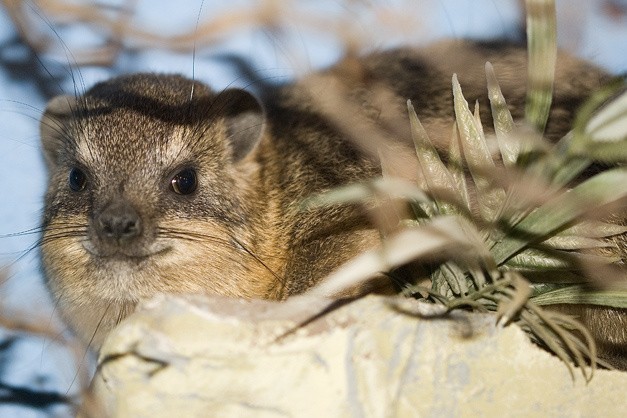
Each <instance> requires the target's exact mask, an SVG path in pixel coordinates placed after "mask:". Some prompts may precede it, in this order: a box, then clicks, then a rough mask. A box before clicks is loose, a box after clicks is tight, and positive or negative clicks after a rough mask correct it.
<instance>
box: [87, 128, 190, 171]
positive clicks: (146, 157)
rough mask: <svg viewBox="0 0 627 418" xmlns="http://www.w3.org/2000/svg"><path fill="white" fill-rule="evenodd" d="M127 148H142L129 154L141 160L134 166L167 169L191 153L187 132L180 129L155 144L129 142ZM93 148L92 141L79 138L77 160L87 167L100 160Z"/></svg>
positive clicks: (174, 130)
mask: <svg viewBox="0 0 627 418" xmlns="http://www.w3.org/2000/svg"><path fill="white" fill-rule="evenodd" d="M128 146H135V147H138V148H144V149H143V150H141V149H140V150H138V151H139V152H133V153H131V155H136V156H139V158H140V159H141V160H143V161H141V160H140V161H135V163H136V166H141V165H142V164H157V165H160V166H161V167H168V166H172V165H175V164H177V163H180V162H181V161H184V160H185V159H187V158H188V156H189V154H190V153H191V150H190V149H189V132H187V130H186V129H184V128H181V127H176V128H175V129H172V130H171V131H170V133H169V134H168V137H167V139H165V140H163V139H161V140H159V141H157V142H152V143H151V142H144V143H142V144H140V143H134V144H133V143H131V142H129V143H128ZM93 147H94V143H93V141H90V140H88V139H86V138H84V137H81V138H80V139H79V140H78V141H77V145H76V152H77V158H78V159H79V160H82V161H84V162H85V163H87V164H88V165H89V163H91V162H97V161H98V160H100V159H101V158H102V156H103V155H102V154H101V153H100V152H96V150H94V149H93ZM120 157H121V156H120ZM105 159H106V157H105ZM119 161H120V160H118V162H119Z"/></svg>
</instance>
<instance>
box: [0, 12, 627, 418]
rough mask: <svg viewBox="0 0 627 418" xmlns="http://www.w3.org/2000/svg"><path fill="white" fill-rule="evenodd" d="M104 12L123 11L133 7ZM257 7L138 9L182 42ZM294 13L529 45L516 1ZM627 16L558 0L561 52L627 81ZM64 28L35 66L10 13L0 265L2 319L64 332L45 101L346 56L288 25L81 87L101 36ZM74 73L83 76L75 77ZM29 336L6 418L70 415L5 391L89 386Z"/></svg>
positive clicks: (6, 357) (2, 408)
mask: <svg viewBox="0 0 627 418" xmlns="http://www.w3.org/2000/svg"><path fill="white" fill-rule="evenodd" d="M25 3H26V4H27V5H26V7H25V8H26V9H27V10H28V13H29V15H30V16H31V18H32V19H33V21H34V22H38V26H41V27H42V28H43V29H44V30H45V29H46V28H48V29H50V27H49V25H48V23H47V22H46V20H47V18H48V16H46V15H45V13H44V12H45V11H44V10H41V9H37V8H36V7H35V6H33V5H32V3H29V2H25ZM83 3H87V2H83ZM103 3H110V4H112V5H118V6H119V5H123V4H124V3H125V2H123V1H105V2H100V4H103ZM258 3H260V2H252V1H237V0H235V1H230V2H228V5H225V2H220V1H205V2H204V4H203V6H202V11H201V2H200V1H199V0H184V1H182V0H179V1H177V2H172V1H163V0H159V1H155V0H153V1H147V0H144V1H138V2H136V8H135V13H134V18H133V19H134V22H135V23H136V24H137V25H141V26H142V27H144V28H146V29H147V30H151V31H155V32H158V33H159V34H161V35H167V34H172V35H175V34H180V33H182V32H185V31H190V30H193V28H194V26H195V24H196V20H197V19H200V21H205V20H206V19H209V18H214V17H218V16H221V15H223V14H224V13H229V12H231V11H233V10H240V9H242V8H246V7H250V6H251V5H254V4H258ZM275 3H276V2H275ZM285 4H286V5H288V4H289V8H290V9H294V10H296V11H297V12H299V13H303V14H304V15H306V16H308V17H311V18H313V19H319V20H320V21H323V22H324V21H328V22H330V23H329V24H335V25H338V27H351V28H355V30H357V31H361V33H362V35H363V36H364V37H366V38H368V39H370V40H369V41H368V42H367V43H368V44H369V45H370V46H371V47H373V48H385V47H389V46H393V45H395V44H402V43H412V44H419V43H428V42H430V41H432V40H434V39H437V38H440V37H456V38H467V37H473V38H483V39H488V38H510V39H520V37H521V35H522V34H523V33H522V32H521V28H522V23H523V21H524V20H523V18H522V15H521V5H522V4H523V2H520V1H515V0H498V1H497V0H457V1H455V0H424V1H420V2H416V1H409V0H405V1H403V0H381V1H369V2H355V1H352V2H351V1H339V0H337V1H328V0H322V1H299V2H297V1H293V2H285ZM286 7H287V6H286ZM200 11H201V12H200ZM626 11H627V2H626V1H620V0H615V1H610V0H607V1H603V0H598V1H593V0H561V1H558V24H559V42H560V45H561V46H562V47H563V48H566V49H568V50H570V51H572V52H573V53H575V54H578V55H581V56H583V57H585V58H588V59H590V60H592V61H594V62H596V63H597V64H599V65H601V66H604V67H605V68H607V69H609V70H610V71H612V72H615V73H625V72H627V16H626V15H625V13H626ZM199 12H200V16H199ZM399 16H400V17H402V18H403V21H402V22H400V23H399V24H381V22H386V21H390V22H393V21H394V20H393V19H397V20H398V18H399ZM57 29H58V35H54V34H53V39H55V40H56V41H58V40H62V41H63V42H64V43H65V44H66V45H67V47H68V48H69V53H66V52H63V51H62V50H58V51H56V52H54V51H53V52H52V53H49V54H41V55H39V56H37V57H35V56H34V55H33V54H32V53H31V52H30V51H29V50H28V49H27V48H25V47H24V46H23V45H22V44H20V43H19V42H18V38H17V37H18V35H17V31H16V27H15V26H14V24H13V22H12V21H11V20H10V18H9V15H8V13H7V10H6V9H5V8H3V7H0V235H1V237H0V266H6V267H8V269H6V270H5V272H6V275H7V279H6V281H5V283H4V286H3V287H2V288H0V308H1V309H2V312H0V314H2V315H4V316H5V317H9V318H22V319H25V320H31V321H35V322H36V323H37V324H39V325H42V326H47V325H49V326H50V327H59V328H60V327H61V325H59V323H58V319H57V318H56V316H55V314H54V307H53V305H52V303H51V301H50V298H49V297H48V295H47V293H46V291H45V286H44V285H43V280H42V277H41V274H40V272H39V269H38V262H37V250H34V251H29V249H30V248H31V247H33V245H34V244H35V243H36V241H37V239H38V234H37V233H36V232H37V231H36V228H37V226H38V225H39V219H40V217H41V207H42V196H43V193H44V187H45V172H44V167H43V164H42V159H41V157H40V149H39V138H38V118H39V116H40V114H41V112H42V110H43V108H44V107H45V103H46V101H47V100H48V99H49V98H50V97H51V96H52V95H54V94H58V93H61V92H66V93H72V92H74V90H75V88H77V89H78V90H79V91H80V90H82V89H83V88H84V87H88V86H90V85H92V84H93V83H94V82H96V81H98V80H102V79H105V78H107V77H110V76H112V75H114V74H117V73H120V72H135V71H157V72H168V73H172V72H177V73H183V74H185V75H188V76H191V75H192V72H194V74H195V77H196V78H197V79H200V80H202V81H205V82H206V83H208V84H210V85H212V86H213V87H215V88H217V89H220V88H224V87H226V86H227V85H229V84H231V83H235V84H241V83H242V80H238V79H237V78H236V76H234V73H233V71H232V68H230V67H229V65H228V63H226V62H224V61H221V60H220V59H218V58H217V56H218V55H219V54H226V53H229V54H230V53H234V54H237V55H239V56H241V57H243V58H245V59H247V60H250V62H251V63H252V64H253V66H254V68H256V69H257V70H258V71H259V74H260V76H261V77H270V78H271V79H272V80H273V81H276V82H285V81H288V80H289V79H290V78H292V77H295V76H298V74H300V73H304V72H306V71H310V70H311V69H315V68H319V67H323V66H326V65H330V64H331V63H333V62H334V61H335V60H336V59H337V58H338V57H339V56H340V55H341V52H342V45H343V44H342V43H341V42H339V41H338V38H337V36H334V35H333V33H329V32H330V31H325V30H324V26H319V27H317V28H312V27H311V26H301V25H299V23H298V22H287V24H286V25H285V26H284V27H283V28H282V29H284V31H281V32H276V31H270V30H268V29H259V28H257V29H255V28H250V29H239V30H234V31H231V32H228V34H227V35H226V36H225V38H224V39H223V40H221V41H219V42H216V43H215V44H213V45H211V47H206V46H204V44H202V43H200V42H199V47H198V50H197V53H196V57H195V59H194V58H193V55H192V53H191V52H189V51H184V52H179V53H171V52H167V51H164V50H161V49H158V48H147V49H143V48H142V47H141V45H131V46H134V47H135V48H134V50H133V51H132V52H130V53H123V54H121V55H119V56H118V57H117V59H116V60H115V61H114V62H113V65H112V67H111V68H103V67H97V66H87V67H81V68H80V77H79V78H77V79H75V80H72V78H71V77H70V76H69V74H70V71H69V68H70V66H69V65H68V64H73V61H74V58H73V57H74V54H75V53H76V51H80V49H81V48H85V47H90V46H93V45H95V44H97V43H98V42H99V41H100V40H101V38H102V37H101V36H100V35H99V34H98V33H94V32H93V31H91V30H90V29H89V28H87V27H74V25H70V26H68V27H66V28H61V27H59V28H57ZM39 59H40V60H41V61H40V62H39V61H38V60H39ZM72 67H74V66H72ZM48 72H49V73H48ZM72 72H73V74H74V75H76V76H78V75H79V72H77V70H76V68H75V67H74V69H73V70H72ZM76 80H80V81H78V82H77V81H76ZM28 231H33V232H32V233H29V232H28ZM15 234H17V235H16V236H13V235H15ZM20 335H22V334H16V333H15V332H13V331H8V330H6V328H2V329H0V417H12V416H16V417H17V416H19V417H38V416H65V415H67V414H68V413H69V410H68V409H67V408H64V407H54V406H53V407H50V408H44V409H40V410H38V409H34V408H30V407H26V406H23V405H19V404H17V403H15V402H13V401H15V398H11V397H10V396H9V395H10V394H15V392H11V388H7V387H5V385H10V386H11V387H12V388H13V389H15V387H21V388H28V389H29V390H35V391H41V392H42V393H43V392H46V391H49V392H50V393H60V394H62V395H65V394H68V395H69V396H76V394H77V392H76V391H77V387H78V386H79V384H78V382H80V379H77V357H76V356H75V355H74V354H73V353H71V352H68V350H66V349H64V348H63V346H62V345H59V344H56V343H54V342H53V341H52V339H51V338H14V337H16V336H20ZM81 358H82V356H81V355H80V353H79V355H78V362H82V363H83V366H81V367H82V370H86V369H87V366H86V365H85V364H86V363H87V359H85V360H81ZM42 399H43V398H42Z"/></svg>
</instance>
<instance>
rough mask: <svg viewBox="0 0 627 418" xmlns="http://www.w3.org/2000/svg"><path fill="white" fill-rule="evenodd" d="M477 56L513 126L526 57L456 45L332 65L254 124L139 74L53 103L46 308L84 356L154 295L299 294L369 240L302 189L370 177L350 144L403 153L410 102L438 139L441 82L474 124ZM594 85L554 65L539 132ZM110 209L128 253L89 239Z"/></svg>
mask: <svg viewBox="0 0 627 418" xmlns="http://www.w3.org/2000/svg"><path fill="white" fill-rule="evenodd" d="M487 60H489V61H491V62H492V63H493V64H494V67H495V70H496V74H497V76H498V78H499V82H500V83H501V86H502V88H503V92H504V95H505V97H506V99H508V101H509V103H510V105H511V109H512V111H513V113H514V116H515V117H518V118H520V117H521V116H522V114H521V113H522V112H521V111H522V109H524V106H523V103H524V97H525V91H526V86H525V84H524V74H525V73H526V68H525V62H526V52H525V51H524V50H523V49H520V48H515V47H510V46H504V45H496V44H494V45H492V44H471V43H466V42H448V43H440V44H437V45H435V46H432V47H429V48H426V49H422V50H418V49H402V50H394V51H389V52H383V53H377V54H373V55H371V56H369V57H366V58H359V59H355V58H353V59H347V60H345V61H344V62H342V63H340V64H339V65H338V66H336V67H334V68H332V69H330V70H327V71H324V72H320V73H318V74H313V75H311V76H310V77H307V78H305V79H303V80H301V81H300V82H299V83H296V84H294V85H288V86H282V87H278V88H276V89H275V90H272V91H269V92H266V95H265V99H264V103H263V109H265V113H263V112H262V107H260V106H259V105H258V104H257V103H256V101H255V100H254V99H252V97H251V96H250V95H248V94H246V93H243V92H241V91H225V92H221V93H219V94H216V93H214V92H212V91H211V90H209V89H208V88H207V87H205V86H203V85H201V84H199V83H193V82H192V81H190V80H187V79H184V78H182V77H177V76H164V75H153V74H139V75H133V76H126V77H121V78H117V79H113V80H110V81H108V82H105V83H101V84H98V85H96V86H95V87H93V88H92V89H90V90H89V91H87V92H86V93H85V94H84V95H83V96H82V97H80V98H78V99H74V98H68V97H60V98H56V99H53V100H52V101H51V103H50V104H49V106H48V108H47V110H46V113H45V115H44V117H43V120H42V141H43V147H44V150H45V155H46V161H47V163H48V168H49V171H50V181H49V186H48V192H47V195H46V209H45V219H44V231H45V232H44V237H43V245H42V252H43V265H44V269H45V273H46V277H47V279H48V284H49V287H50V289H51V290H52V293H53V294H54V296H55V298H56V299H57V300H58V305H59V307H60V310H61V312H62V313H63V315H64V317H65V318H66V319H67V321H68V322H69V323H70V325H71V326H72V327H73V328H74V329H75V330H76V331H77V333H78V334H79V335H80V336H81V337H82V338H83V339H84V340H86V341H89V340H90V339H91V338H92V337H93V336H94V335H95V337H94V338H93V346H94V347H96V348H97V347H99V346H100V344H101V343H102V339H103V338H104V336H105V335H106V334H107V332H108V331H109V330H110V329H111V327H113V326H115V324H116V323H117V322H119V321H120V320H121V319H122V318H123V317H124V316H126V315H127V314H128V313H129V312H131V311H132V310H133V307H134V306H135V304H136V303H137V302H138V301H139V300H140V299H143V298H147V297H150V296H152V295H154V294H156V293H161V292H166V293H186V292H196V293H203V292H205V293H214V294H222V295H226V296H234V297H247V298H257V297H258V298H270V299H279V300H281V299H285V298H287V297H288V296H290V295H293V294H296V293H300V292H302V291H304V290H306V289H308V288H310V287H311V286H313V285H314V284H315V283H316V282H317V281H319V280H320V279H322V278H323V277H324V276H325V275H327V274H328V273H330V272H331V271H333V270H334V269H335V268H337V267H338V266H340V265H341V264H342V263H344V262H345V261H347V260H348V259H349V258H351V257H353V256H354V255H356V254H357V253H359V252H360V251H362V250H363V249H366V248H369V247H371V246H372V245H374V244H375V243H376V242H377V240H378V234H377V233H376V232H375V231H374V229H373V228H372V225H371V224H370V222H369V220H368V219H367V218H366V217H365V215H364V214H363V213H361V211H360V210H359V208H357V207H351V206H344V207H333V208H325V209H317V210H312V211H303V210H302V208H301V203H302V201H303V200H304V199H305V198H307V197H309V196H310V195H312V194H315V193H318V192H322V191H326V190H329V189H331V188H334V187H337V186H340V185H343V184H347V183H350V182H354V181H360V180H364V179H366V178H370V177H373V176H375V175H377V174H379V173H380V168H379V167H380V164H379V163H378V162H377V160H376V158H375V155H376V149H377V142H376V141H375V143H374V145H373V143H372V141H371V142H364V141H352V140H351V139H350V137H351V136H356V137H358V138H357V139H359V137H362V136H368V135H373V136H374V137H375V138H377V137H381V138H382V139H383V140H385V141H388V142H389V143H393V144H395V145H394V146H399V147H407V146H409V144H410V142H409V134H408V130H407V128H406V127H407V126H408V122H407V116H406V110H405V101H406V100H407V99H408V98H411V99H412V101H413V103H414V106H415V107H416V110H417V112H418V115H419V117H420V118H421V121H422V122H423V124H424V125H425V127H426V129H427V131H428V132H429V134H430V136H431V137H432V139H434V140H435V141H436V142H437V143H439V144H444V143H445V142H446V141H447V140H448V138H449V136H450V131H451V124H452V120H453V119H452V97H451V87H450V86H451V76H452V74H453V73H454V72H456V73H458V74H459V79H460V82H461V84H462V88H463V89H464V93H465V95H466V97H467V99H468V100H469V101H474V100H476V99H478V100H479V101H480V102H481V108H482V111H483V113H482V117H483V118H484V120H485V121H486V125H487V126H489V125H490V123H489V120H490V119H489V111H488V109H489V104H488V103H487V101H486V100H487V94H486V87H485V84H486V83H485V75H484V74H485V73H484V63H485V61H487ZM606 79H607V76H606V75H605V74H604V73H603V72H601V71H599V70H597V69H595V68H593V67H592V66H589V65H588V64H585V63H583V62H581V61H578V60H576V59H574V58H572V57H569V56H566V55H564V56H561V57H560V59H559V60H558V68H557V82H556V88H555V90H556V93H557V95H556V99H555V106H554V110H553V111H552V114H551V119H550V121H549V124H548V127H547V132H548V135H549V136H550V137H552V138H557V137H559V136H561V135H563V134H564V133H565V132H566V131H567V129H568V127H569V126H570V123H571V122H572V118H573V115H574V111H575V110H576V108H577V106H578V105H579V104H580V103H581V101H582V100H583V99H584V98H585V97H586V96H587V95H588V94H589V92H591V91H593V90H595V89H597V88H599V87H600V86H601V84H602V83H603V82H604V81H606ZM76 167H78V168H80V169H81V170H83V171H84V172H85V173H86V176H87V186H86V187H85V189H84V190H81V191H72V190H70V188H69V187H68V174H69V173H70V171H71V170H72V169H73V168H76ZM185 167H193V168H194V169H195V170H196V172H197V176H198V180H199V182H198V189H197V190H196V191H195V192H194V193H192V194H190V195H188V196H179V195H176V194H175V193H173V192H172V190H170V189H169V187H168V186H169V181H170V179H171V178H172V176H174V175H175V174H176V173H177V172H178V171H180V170H181V169H182V168H185ZM112 202H114V203H115V202H118V203H119V202H122V203H123V206H124V207H125V208H127V207H130V208H132V209H131V210H130V212H133V213H135V212H136V213H137V214H138V217H139V219H140V220H141V234H139V235H138V236H133V237H132V238H129V239H128V240H127V241H129V242H126V241H123V240H122V238H120V239H119V240H118V241H116V242H111V241H110V240H107V239H106V238H105V237H103V236H102V234H103V233H102V232H101V231H99V229H98V222H99V219H101V218H100V216H101V215H102V214H103V213H108V211H110V210H111V209H110V208H111V207H112V206H111V205H112ZM125 210H126V209H125ZM128 211H129V210H126V212H124V213H125V214H128V213H127V212H128Z"/></svg>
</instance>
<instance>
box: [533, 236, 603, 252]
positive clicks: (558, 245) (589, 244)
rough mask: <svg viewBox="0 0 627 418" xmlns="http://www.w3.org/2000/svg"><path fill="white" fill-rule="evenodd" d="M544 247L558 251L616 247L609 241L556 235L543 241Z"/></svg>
mask: <svg viewBox="0 0 627 418" xmlns="http://www.w3.org/2000/svg"><path fill="white" fill-rule="evenodd" d="M542 244H543V245H546V246H547V247H550V248H554V249H556V250H585V249H591V248H605V247H613V246H615V244H614V243H612V242H611V241H609V240H603V239H598V238H586V237H579V236H576V235H575V236H561V235H556V236H554V237H551V238H548V239H546V240H544V241H542Z"/></svg>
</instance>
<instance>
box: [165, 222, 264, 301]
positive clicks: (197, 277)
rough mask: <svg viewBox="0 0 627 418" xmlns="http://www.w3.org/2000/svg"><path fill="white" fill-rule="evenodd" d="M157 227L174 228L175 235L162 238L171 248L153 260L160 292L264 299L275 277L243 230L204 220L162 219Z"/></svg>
mask: <svg viewBox="0 0 627 418" xmlns="http://www.w3.org/2000/svg"><path fill="white" fill-rule="evenodd" d="M181 224H182V225H181ZM159 226H160V228H161V229H162V230H169V229H170V228H171V229H173V230H176V231H177V236H178V238H164V239H167V240H169V241H170V240H171V242H169V243H170V244H171V246H170V248H171V249H170V251H168V252H166V253H164V254H163V255H162V256H160V257H159V259H158V261H157V262H156V263H157V264H158V269H159V274H160V276H161V283H160V286H161V287H162V290H161V291H162V292H164V293H166V292H167V293H205V294H218V295H224V296H231V297H244V298H265V297H268V292H269V289H271V288H273V287H274V286H275V285H276V283H275V282H276V277H275V276H274V275H273V274H271V272H269V271H268V270H267V268H266V267H265V266H264V264H262V261H261V260H259V259H258V258H256V256H257V254H255V253H256V250H255V248H252V247H251V246H250V245H249V244H247V241H248V237H247V235H248V234H247V233H246V232H245V231H234V230H231V229H230V228H227V227H226V226H225V225H224V224H223V223H219V222H217V221H212V220H208V219H186V220H185V222H183V223H181V222H180V221H178V220H173V221H165V222H161V223H160V225H159ZM244 247H246V248H244Z"/></svg>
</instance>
